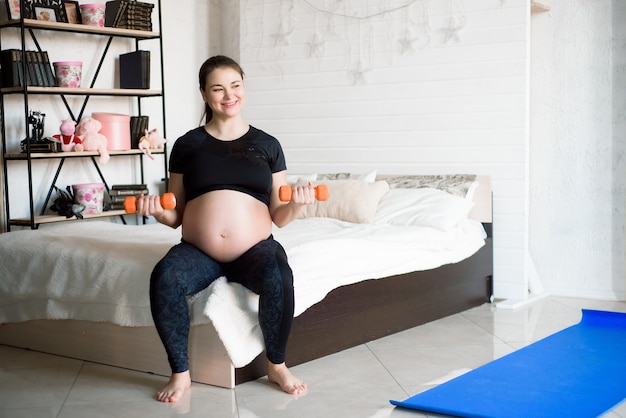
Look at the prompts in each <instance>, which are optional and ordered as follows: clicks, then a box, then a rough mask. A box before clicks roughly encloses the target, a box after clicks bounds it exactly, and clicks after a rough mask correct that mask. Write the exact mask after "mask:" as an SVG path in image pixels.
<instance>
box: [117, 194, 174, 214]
mask: <svg viewBox="0 0 626 418" xmlns="http://www.w3.org/2000/svg"><path fill="white" fill-rule="evenodd" d="M161 206H163V209H168V210H169V209H174V208H175V207H176V196H174V193H165V194H163V196H161ZM124 210H125V211H126V213H135V212H137V197H136V196H128V197H127V198H126V199H124Z"/></svg>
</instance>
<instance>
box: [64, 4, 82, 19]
mask: <svg viewBox="0 0 626 418" xmlns="http://www.w3.org/2000/svg"><path fill="white" fill-rule="evenodd" d="M63 11H64V12H65V17H66V18H67V20H66V22H65V23H74V24H80V23H83V21H82V18H81V16H80V5H79V4H78V2H77V1H72V0H63Z"/></svg>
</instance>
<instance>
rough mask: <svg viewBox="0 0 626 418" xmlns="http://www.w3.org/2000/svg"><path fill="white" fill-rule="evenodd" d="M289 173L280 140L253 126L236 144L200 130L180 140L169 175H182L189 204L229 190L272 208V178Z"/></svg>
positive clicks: (201, 128)
mask: <svg viewBox="0 0 626 418" xmlns="http://www.w3.org/2000/svg"><path fill="white" fill-rule="evenodd" d="M286 169H287V166H286V163H285V156H284V154H283V150H282V147H281V146H280V143H279V142H278V140H277V139H276V138H274V137H273V136H271V135H268V134H267V133H265V132H263V131H261V130H259V129H256V128H254V127H252V126H250V129H249V130H248V132H247V133H246V134H245V135H243V136H242V137H241V138H238V139H235V140H233V141H221V140H219V139H216V138H214V137H212V136H211V135H209V134H208V133H207V131H206V130H205V129H204V126H201V127H198V128H196V129H193V130H191V131H189V132H187V133H186V134H185V135H183V136H181V137H180V138H178V139H177V140H176V142H175V143H174V146H173V147H172V153H171V155H170V172H172V173H179V174H182V175H183V184H184V186H185V198H186V200H187V201H190V200H192V199H194V198H196V197H198V196H200V195H202V194H204V193H207V192H210V191H213V190H221V189H229V190H237V191H240V192H243V193H246V194H249V195H250V196H252V197H254V198H256V199H258V200H260V201H261V202H263V203H265V204H266V205H268V206H269V203H270V192H271V189H272V174H273V173H277V172H279V171H283V170H286Z"/></svg>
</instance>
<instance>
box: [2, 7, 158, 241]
mask: <svg viewBox="0 0 626 418" xmlns="http://www.w3.org/2000/svg"><path fill="white" fill-rule="evenodd" d="M156 5H157V15H158V28H159V30H161V29H162V22H161V1H160V0H157V2H156ZM22 10H24V8H23V7H22ZM4 31H18V32H19V37H20V40H21V49H22V53H23V54H24V51H26V40H27V36H29V37H30V39H31V40H32V43H33V44H34V45H35V48H36V49H37V50H38V51H40V52H41V51H42V48H41V46H40V43H39V40H38V38H37V34H38V33H39V32H40V31H46V32H45V34H46V35H48V34H49V31H51V32H52V33H54V32H66V33H76V34H87V35H90V36H95V37H105V38H106V39H107V42H106V45H105V47H104V50H103V52H102V53H101V55H100V58H99V61H98V64H97V67H96V71H95V74H94V76H93V79H92V80H91V83H90V85H89V87H87V88H60V87H39V86H27V85H24V86H20V87H4V88H0V118H1V122H2V124H1V130H0V134H1V135H2V160H3V171H4V185H3V186H4V195H5V210H6V220H5V221H6V229H7V231H9V230H10V229H11V226H22V227H23V226H28V227H30V228H32V229H36V228H37V227H38V226H39V225H40V224H42V223H48V222H62V221H67V220H73V219H76V218H70V219H67V218H65V217H64V216H55V215H45V214H44V213H45V211H46V207H47V205H48V203H49V201H50V198H51V196H52V192H53V191H54V187H55V184H56V180H57V179H58V176H59V174H60V172H61V169H62V168H63V165H64V163H65V161H66V159H74V158H89V159H90V160H91V161H92V163H93V166H94V168H95V170H96V171H97V173H98V175H99V177H100V179H101V180H102V182H103V183H104V184H105V188H106V190H107V191H108V190H109V186H108V183H107V181H106V180H105V178H104V176H103V174H102V172H101V170H100V168H99V166H98V163H97V161H96V157H97V156H98V153H97V152H31V149H30V143H29V142H28V141H27V143H26V149H25V150H24V151H25V152H22V153H9V152H7V143H8V140H10V141H19V140H20V139H14V138H7V137H6V127H5V96H8V95H20V96H21V97H22V98H23V102H24V124H25V132H27V133H28V132H29V128H30V126H29V121H28V118H29V110H30V108H29V103H28V99H29V96H34V95H54V96H58V97H59V98H60V99H61V100H62V101H63V103H64V105H65V108H66V109H67V112H68V114H69V115H70V117H71V118H72V119H73V120H75V121H80V119H81V118H82V116H83V112H84V111H85V109H86V107H87V104H88V101H89V98H90V97H92V96H110V97H128V98H135V99H136V100H137V110H138V114H140V115H141V99H142V98H146V97H161V112H162V132H163V136H164V137H167V136H166V132H167V130H166V125H165V85H164V84H165V83H164V77H163V40H162V37H161V33H160V32H153V31H142V30H131V29H119V28H111V27H96V26H87V25H80V24H71V23H61V22H48V21H40V20H33V19H25V18H23V17H22V18H20V19H16V20H9V21H5V22H0V49H2V34H3V33H4ZM116 37H121V38H130V39H133V40H134V41H135V50H138V49H139V47H140V42H141V41H143V40H149V39H156V40H158V41H159V48H160V57H161V59H160V60H159V66H160V72H161V89H160V90H144V89H115V88H111V89H102V88H94V85H95V82H96V80H97V78H98V74H99V73H100V69H101V67H102V64H103V62H104V60H105V58H106V57H107V53H108V51H109V47H110V45H111V42H112V41H113V39H114V38H116ZM22 64H23V65H22V71H23V74H27V71H28V68H27V65H26V60H23V62H22ZM24 84H27V83H24ZM65 96H83V97H84V99H83V102H82V106H81V107H80V110H79V112H78V113H77V114H74V113H73V111H72V109H71V107H70V105H69V103H68V101H67V100H66V98H65ZM11 143H14V142H11ZM109 154H110V156H111V158H115V157H117V156H136V157H137V158H139V161H140V176H141V182H142V183H143V182H144V166H143V158H144V154H143V153H142V152H141V151H140V150H134V149H133V150H129V151H109ZM152 154H164V157H163V170H164V180H165V181H166V182H167V158H166V157H165V155H166V149H163V150H152ZM50 159H55V160H58V164H57V168H56V173H55V175H54V177H53V180H52V182H51V183H50V187H49V189H48V194H47V197H46V199H45V201H44V203H43V205H42V208H41V209H40V211H39V212H37V211H36V209H35V203H34V196H33V193H34V182H35V181H43V180H41V179H36V180H35V179H33V164H34V163H36V162H37V161H41V160H50ZM8 161H17V162H24V163H25V164H26V166H27V167H26V168H27V173H28V194H27V196H28V199H29V200H30V210H29V212H30V216H29V217H27V218H12V217H11V212H10V208H11V206H10V200H11V199H10V194H9V177H10V174H11V173H10V172H9V169H8V167H7V166H8V164H7V162H8ZM123 215H124V211H107V212H103V213H102V214H98V215H87V216H85V218H96V217H109V216H121V218H122V221H123V222H124V223H125V220H124V217H123Z"/></svg>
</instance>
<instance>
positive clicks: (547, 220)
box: [530, 0, 626, 300]
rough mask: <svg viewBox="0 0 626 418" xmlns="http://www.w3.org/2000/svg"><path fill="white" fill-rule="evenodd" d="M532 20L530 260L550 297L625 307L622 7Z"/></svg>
mask: <svg viewBox="0 0 626 418" xmlns="http://www.w3.org/2000/svg"><path fill="white" fill-rule="evenodd" d="M549 4H550V5H551V11H550V12H549V13H541V14H536V15H533V19H532V39H531V43H532V51H533V53H532V55H531V62H532V67H531V68H532V84H531V85H532V91H531V93H532V94H531V109H532V111H531V136H530V138H531V141H530V143H531V154H530V155H531V158H530V167H531V171H530V184H531V187H530V191H531V194H530V252H531V254H532V257H533V259H534V261H535V266H536V268H537V272H538V274H539V276H540V277H541V280H542V282H543V284H544V286H545V288H546V290H548V291H549V292H551V293H554V294H558V295H568V296H577V297H590V298H601V299H622V300H623V299H624V273H625V272H624V177H625V174H626V162H625V161H624V157H625V153H624V151H625V146H626V142H625V136H626V125H625V123H624V122H625V121H626V100H625V99H624V91H626V78H625V75H624V74H625V70H626V53H625V52H626V42H625V41H626V36H625V35H626V33H625V31H624V25H623V23H624V20H625V19H626V6H625V2H624V1H622V0H595V1H588V0H553V1H551V2H550V3H549Z"/></svg>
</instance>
